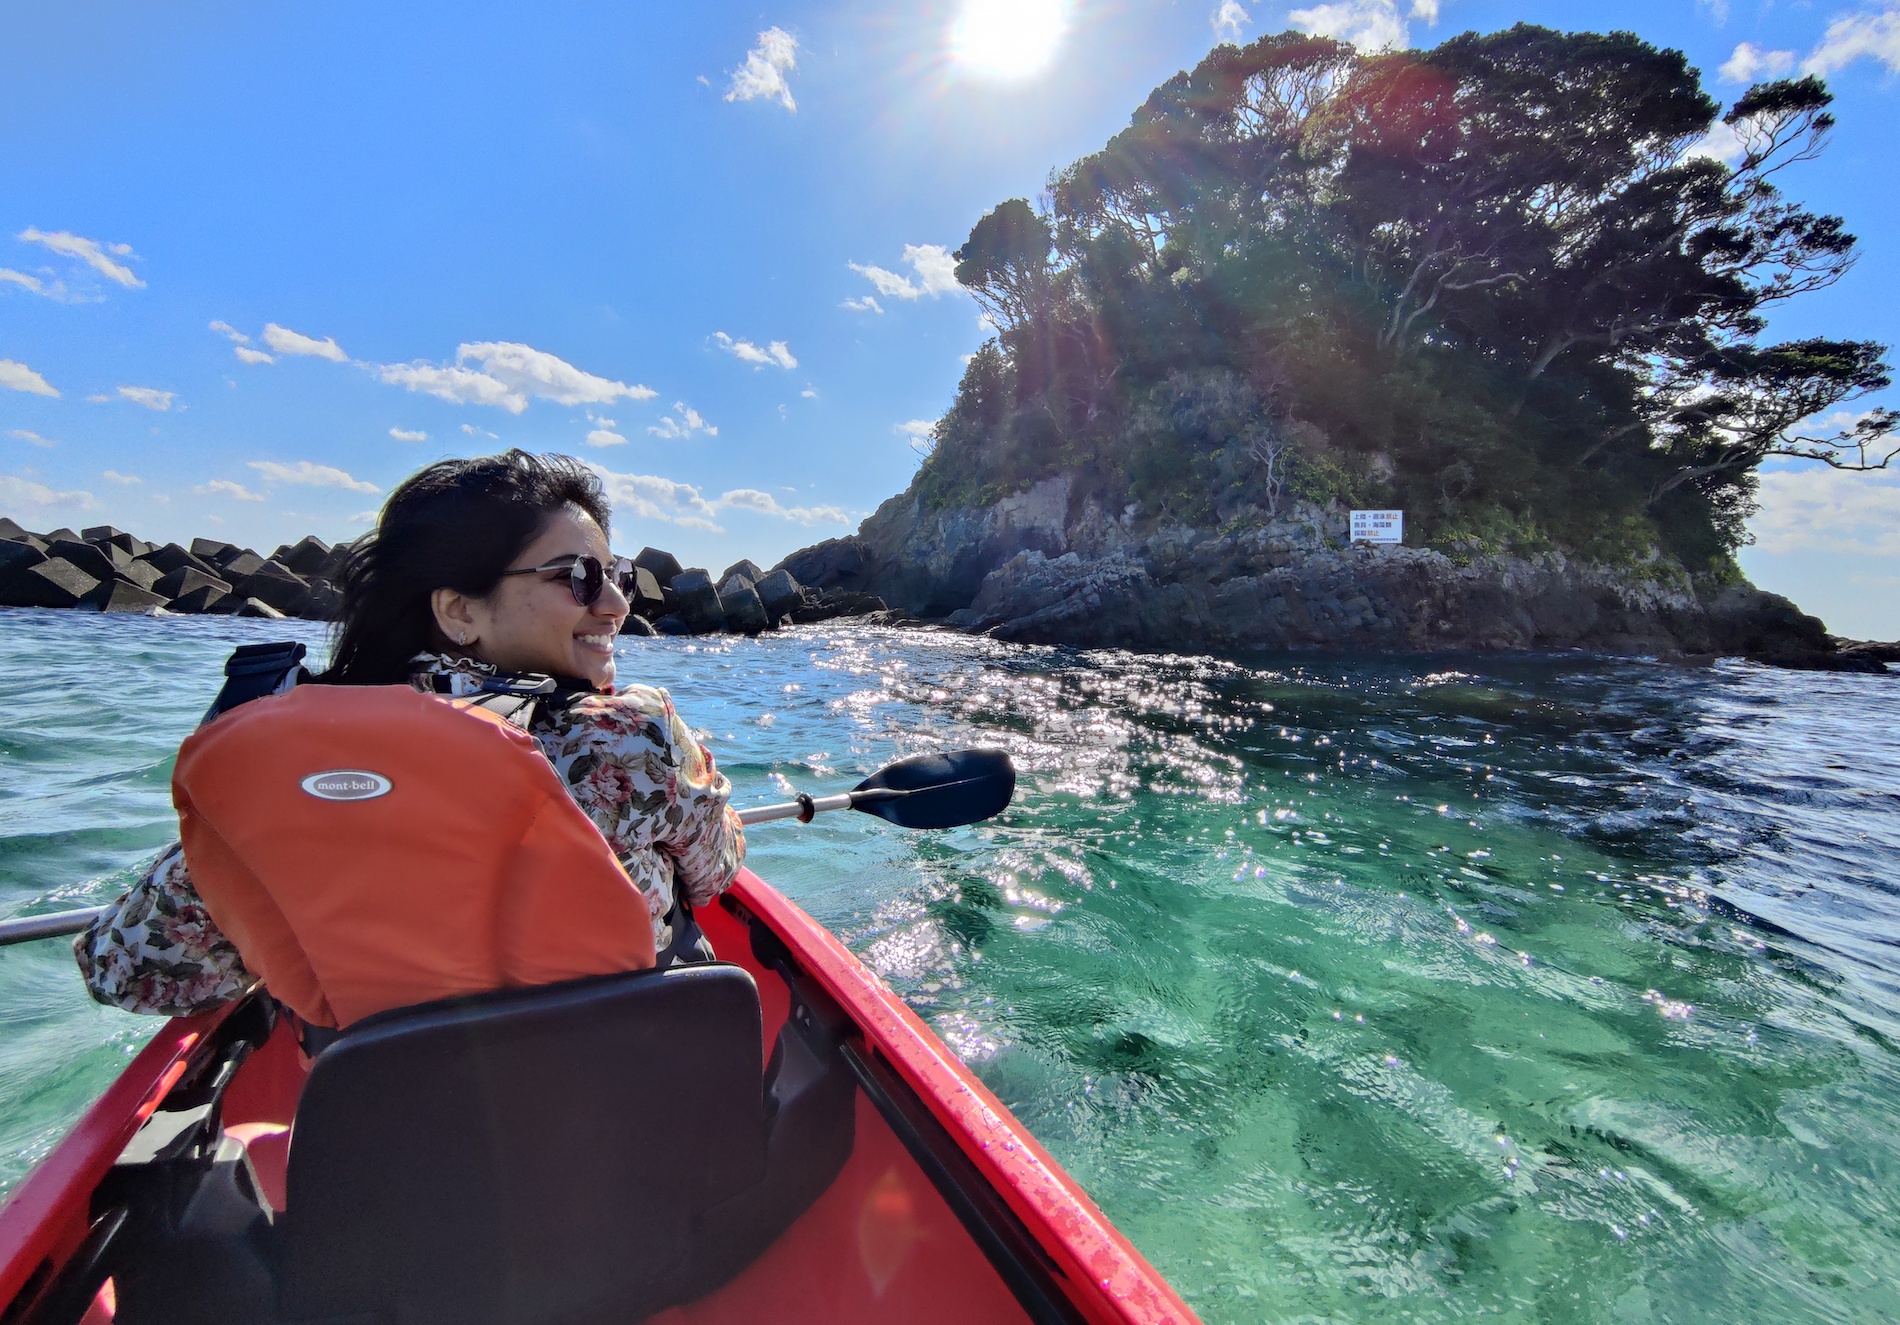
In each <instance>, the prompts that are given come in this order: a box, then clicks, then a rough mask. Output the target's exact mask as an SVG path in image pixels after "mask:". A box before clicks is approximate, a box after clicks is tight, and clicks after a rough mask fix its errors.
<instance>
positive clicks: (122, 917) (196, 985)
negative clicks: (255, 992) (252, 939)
mask: <svg viewBox="0 0 1900 1325" xmlns="http://www.w3.org/2000/svg"><path fill="white" fill-rule="evenodd" d="M73 955H74V956H75V957H76V958H77V959H78V961H79V970H80V974H81V975H82V976H83V977H84V978H85V981H86V989H87V991H88V992H90V993H91V994H92V996H93V998H95V999H97V1000H98V1001H99V1002H101V1003H104V1004H106V1005H107V1006H108V1007H116V1008H123V1009H125V1010H126V1011H127V1012H149V1013H154V1014H157V1015H160V1016H183V1015H185V1014H188V1013H192V1012H205V1011H208V1010H209V1009H211V1008H215V1007H220V1006H222V1005H223V1004H226V1003H229V1002H230V1001H231V1000H233V999H235V998H238V997H239V996H241V995H242V994H244V993H245V992H246V991H248V990H249V989H250V988H251V986H252V985H254V984H256V983H257V977H256V976H255V975H253V974H252V973H251V972H250V971H248V970H246V969H245V966H244V962H243V959H242V958H240V957H239V956H238V951H237V949H236V948H235V947H233V946H232V944H231V941H230V940H229V939H227V938H225V936H224V935H223V933H222V932H220V931H219V929H218V927H217V925H216V924H214V923H213V922H212V919H211V915H210V913H209V912H208V911H206V910H205V904H204V902H203V901H201V900H200V899H199V897H198V891H197V889H196V888H194V887H193V886H192V882H191V875H190V874H189V873H188V872H187V870H186V869H185V851H184V848H183V847H182V846H180V845H178V844H177V843H173V844H172V845H171V846H170V847H168V848H166V849H165V851H164V852H162V853H161V854H160V855H159V857H158V859H157V860H155V861H153V862H152V864H151V866H150V867H149V868H147V869H146V871H145V873H144V874H142V875H140V876H139V881H138V882H137V883H135V884H133V885H132V888H131V891H129V892H127V893H126V894H125V896H123V897H121V898H120V899H119V900H118V901H116V902H114V903H113V904H112V905H111V906H109V907H107V908H106V910H105V914H103V915H101V916H100V917H99V919H97V920H95V921H93V922H92V925H91V926H90V927H89V928H87V930H86V931H85V932H84V933H82V934H81V935H80V936H79V937H78V938H76V939H75V940H73Z"/></svg>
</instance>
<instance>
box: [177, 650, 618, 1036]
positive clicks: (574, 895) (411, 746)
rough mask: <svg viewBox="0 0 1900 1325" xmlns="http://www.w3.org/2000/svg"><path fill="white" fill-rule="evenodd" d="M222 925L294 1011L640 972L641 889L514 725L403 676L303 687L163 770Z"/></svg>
mask: <svg viewBox="0 0 1900 1325" xmlns="http://www.w3.org/2000/svg"><path fill="white" fill-rule="evenodd" d="M172 801H173V803H174V804H175V805H176V806H177V807H178V819H179V828H180V835H181V837H182V838H183V840H184V846H185V862H186V865H187V866H188V868H189V869H190V872H191V878H192V882H193V883H194V884H195V885H196V887H197V890H198V893H199V895H200V896H201V897H202V898H203V899H204V902H205V906H206V908H207V909H208V910H209V911H210V913H211V917H212V919H213V920H215V921H216V922H217V925H218V928H219V929H221V930H223V931H224V933H225V934H226V935H227V936H228V937H229V938H230V939H231V941H232V942H233V943H234V944H236V945H237V949H238V952H239V953H240V954H241V955H242V956H243V958H244V964H245V965H246V966H247V967H249V968H250V969H251V970H252V971H254V972H256V973H257V974H258V975H259V976H261V977H262V978H263V980H264V983H265V984H266V985H267V986H269V988H270V991H271V993H272V994H274V995H276V997H277V998H279V999H281V1000H282V1001H283V1002H285V1003H287V1004H289V1005H290V1007H291V1008H292V1009H294V1010H295V1011H296V1012H297V1014H298V1015H299V1016H301V1017H303V1018H304V1019H305V1020H306V1021H309V1022H312V1023H314V1024H316V1025H319V1026H333V1027H334V1026H347V1025H349V1024H350V1023H351V1022H354V1021H356V1020H358V1019H359V1018H362V1017H366V1016H368V1015H369V1014H370V1013H372V1012H380V1011H383V1010H384V1009H386V1008H393V1007H402V1006H405V1005H407V1004H411V1003H422V1002H426V1001H428V1000H430V999H436V998H446V997H448V996H450V995H454V994H468V993H477V992H481V991H485V990H490V989H504V988H510V987H515V986H521V985H537V984H548V983H551V982H553V981H556V980H567V979H572V978H575V977H578V976H583V975H604V974H608V973H610V972H614V971H631V970H640V969H643V968H645V967H648V966H651V965H653V960H654V955H653V923H652V919H651V917H650V915H649V913H648V909H647V903H646V898H645V896H644V895H643V894H642V893H641V892H640V890H639V889H638V888H636V887H635V886H634V885H633V882H632V881H631V880H630V879H629V878H628V877H627V874H626V871H625V870H623V869H622V868H621V867H620V863H619V861H618V860H616V859H615V858H614V854H613V851H612V849H611V848H610V847H608V845H607V842H606V839H605V838H603V837H602V836H601V835H600V832H599V830H598V829H597V828H595V827H594V824H593V822H592V821H591V820H589V819H588V818H587V816H586V815H585V814H583V813H582V812H581V809H580V807H579V806H577V805H576V804H575V803H574V802H573V801H572V800H571V799H570V798H569V797H568V794H567V790H566V788H564V787H563V786H562V785H561V780H560V778H559V777H558V776H557V775H556V774H555V772H554V769H553V767H552V766H551V765H550V764H549V763H548V761H547V760H546V759H544V758H543V757H542V756H541V753H540V751H539V749H538V748H537V747H536V746H535V743H534V740H533V738H532V737H530V736H529V735H528V734H527V733H525V732H522V731H519V730H517V729H516V728H514V727H511V726H510V725H509V724H508V723H507V722H505V721H504V720H502V719H501V718H499V717H496V716H495V715H494V714H492V713H489V712H486V711H485V710H483V709H481V708H478V707H473V706H471V705H469V704H467V703H466V702H463V701H457V700H449V699H443V698H439V697H436V696H433V695H425V694H421V693H419V692H417V691H415V690H412V689H410V688H409V687H408V686H327V685H302V686H298V687H296V688H295V689H293V690H291V691H289V692H288V693H285V694H281V695H276V696H273V697H270V698H265V699H257V700H253V701H251V702H250V703H247V704H244V705H243V706H242V707H240V708H235V709H232V710H231V711H229V712H227V713H224V714H222V715H221V716H219V717H218V718H216V719H215V720H213V721H212V722H210V723H208V724H207V725H206V726H204V727H202V728H200V729H199V730H198V731H197V732H196V733H194V734H193V735H192V736H191V737H190V738H189V739H188V740H186V742H185V743H184V745H183V747H182V748H181V749H180V750H179V752H178V764H177V767H176V770H175V771H174V772H173V774H172Z"/></svg>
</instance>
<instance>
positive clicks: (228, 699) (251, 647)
mask: <svg viewBox="0 0 1900 1325" xmlns="http://www.w3.org/2000/svg"><path fill="white" fill-rule="evenodd" d="M307 652H309V650H308V649H306V648H305V647H304V646H303V645H301V644H299V643H297V642H296V641H295V640H279V641H277V642H275V643H272V644H244V645H240V646H239V647H238V648H237V649H236V650H234V651H233V652H232V654H231V656H230V657H229V658H227V659H225V662H224V687H223V688H222V689H221V690H219V691H218V697H217V698H216V699H214V700H212V701H211V707H210V708H208V709H206V710H205V715H204V717H202V718H200V719H199V720H198V725H199V726H200V727H202V726H204V725H205V724H206V723H207V722H210V721H211V720H212V719H213V718H215V717H217V716H218V715H219V714H221V713H229V712H230V711H231V710H232V709H234V708H237V707H238V706H239V705H240V704H248V703H250V702H251V701H252V700H253V699H262V698H264V696H266V695H281V694H283V693H284V692H285V691H287V690H289V689H290V688H291V687H292V686H298V685H302V684H303V683H304V682H306V681H308V680H310V673H309V672H308V671H306V670H305V669H304V667H303V658H304V654H306V653H307Z"/></svg>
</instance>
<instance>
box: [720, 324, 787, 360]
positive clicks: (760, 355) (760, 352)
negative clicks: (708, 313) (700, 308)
mask: <svg viewBox="0 0 1900 1325" xmlns="http://www.w3.org/2000/svg"><path fill="white" fill-rule="evenodd" d="M713 339H714V340H716V341H718V342H719V348H720V349H722V350H724V351H726V353H728V354H730V355H732V356H733V357H735V358H737V359H742V360H744V361H745V362H746V363H749V364H751V365H752V366H753V367H754V368H763V367H765V366H766V365H767V364H777V365H778V366H779V367H780V368H787V369H789V368H796V367H798V360H796V359H794V358H793V357H792V351H791V349H790V348H789V347H788V346H787V345H786V344H785V342H784V341H782V340H775V341H773V342H772V343H771V344H769V345H767V346H766V347H765V348H764V349H760V348H759V347H758V346H756V345H754V344H753V343H752V342H751V341H749V340H734V339H733V338H732V337H730V336H728V335H727V334H726V333H725V332H723V331H715V332H713Z"/></svg>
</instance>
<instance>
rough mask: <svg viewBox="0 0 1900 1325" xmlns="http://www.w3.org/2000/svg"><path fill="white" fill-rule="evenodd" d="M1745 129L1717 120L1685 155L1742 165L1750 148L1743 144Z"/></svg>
mask: <svg viewBox="0 0 1900 1325" xmlns="http://www.w3.org/2000/svg"><path fill="white" fill-rule="evenodd" d="M1743 127H1745V126H1737V125H1733V124H1724V123H1723V122H1722V121H1721V120H1717V121H1716V122H1715V123H1714V124H1711V125H1710V126H1709V131H1708V132H1707V133H1705V134H1703V135H1702V137H1701V138H1699V139H1697V140H1696V142H1695V143H1694V144H1693V145H1692V146H1691V147H1690V148H1689V150H1688V151H1686V152H1684V153H1683V155H1684V156H1685V157H1688V156H1706V157H1709V158H1711V159H1713V160H1716V161H1721V162H1724V163H1725V164H1727V165H1731V166H1736V165H1740V164H1741V161H1742V158H1743V157H1745V156H1747V155H1748V147H1747V145H1746V144H1744V143H1743V142H1742V128H1743Z"/></svg>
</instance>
